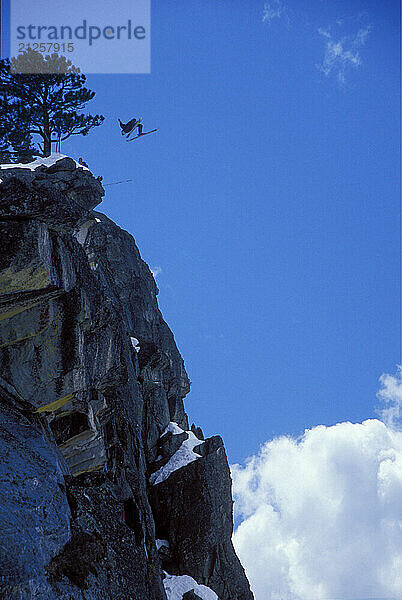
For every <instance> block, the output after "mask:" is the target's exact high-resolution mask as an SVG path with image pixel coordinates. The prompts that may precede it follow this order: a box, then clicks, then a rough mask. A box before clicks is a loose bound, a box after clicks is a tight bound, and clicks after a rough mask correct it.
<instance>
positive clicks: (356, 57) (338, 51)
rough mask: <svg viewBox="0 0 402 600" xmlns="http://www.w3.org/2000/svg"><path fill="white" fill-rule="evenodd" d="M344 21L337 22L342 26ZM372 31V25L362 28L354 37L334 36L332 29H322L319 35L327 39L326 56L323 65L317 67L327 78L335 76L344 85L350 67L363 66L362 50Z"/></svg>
mask: <svg viewBox="0 0 402 600" xmlns="http://www.w3.org/2000/svg"><path fill="white" fill-rule="evenodd" d="M342 24H343V21H342V20H338V21H337V25H339V26H341V25H342ZM370 31H371V25H367V26H365V27H364V28H361V29H359V30H358V31H357V33H354V34H352V35H350V34H349V35H344V36H339V35H334V34H332V33H331V30H330V29H323V28H322V27H320V28H319V29H318V33H319V34H320V35H321V36H322V37H324V38H325V40H326V44H325V55H324V60H323V62H322V63H321V64H319V65H317V67H318V69H319V70H320V71H322V72H323V73H324V74H325V75H326V76H327V77H328V76H329V75H335V76H336V77H337V79H338V81H339V82H340V83H344V81H345V74H346V70H347V69H348V68H349V67H352V68H357V67H359V66H360V65H361V64H362V59H361V56H360V49H361V48H362V46H364V44H365V43H366V40H367V36H368V35H369V33H370Z"/></svg>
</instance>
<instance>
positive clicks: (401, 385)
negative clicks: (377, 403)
mask: <svg viewBox="0 0 402 600" xmlns="http://www.w3.org/2000/svg"><path fill="white" fill-rule="evenodd" d="M380 382H381V384H382V386H383V387H382V389H381V390H380V391H379V392H378V394H377V398H379V399H380V400H382V402H384V404H385V407H384V408H383V409H382V410H380V411H379V413H380V415H381V419H382V420H383V421H384V423H387V425H390V426H391V427H398V426H399V424H400V422H401V416H402V415H401V412H402V411H401V408H402V366H401V365H399V366H398V371H397V373H396V375H395V376H393V375H387V374H384V375H381V377H380Z"/></svg>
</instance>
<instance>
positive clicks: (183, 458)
mask: <svg viewBox="0 0 402 600" xmlns="http://www.w3.org/2000/svg"><path fill="white" fill-rule="evenodd" d="M169 431H170V432H171V433H173V435H178V434H180V433H183V432H184V429H182V428H181V427H179V426H178V425H177V423H174V422H172V421H171V422H170V423H169V425H168V426H167V427H166V429H165V431H164V432H163V433H162V435H161V437H163V436H164V435H166V434H167V433H168V432H169ZM186 433H187V435H188V439H186V440H184V441H183V442H182V444H181V446H180V448H179V449H178V450H176V452H175V453H174V454H173V456H171V457H170V458H169V460H168V462H167V463H166V465H164V466H163V467H161V468H160V469H158V470H157V471H155V473H152V475H151V477H150V479H149V480H150V482H151V483H152V484H153V485H157V484H158V483H161V482H162V481H165V479H167V478H168V477H169V475H171V474H172V473H173V472H174V471H177V469H181V468H182V467H185V466H186V465H188V464H189V463H191V462H193V461H195V460H198V459H199V458H201V457H200V456H199V455H198V454H196V453H195V452H194V448H195V447H196V446H200V445H201V444H203V443H204V442H203V441H202V440H199V439H198V438H197V437H196V436H195V435H194V433H193V432H192V431H187V432H186Z"/></svg>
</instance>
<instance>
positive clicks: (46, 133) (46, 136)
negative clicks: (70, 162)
mask: <svg viewBox="0 0 402 600" xmlns="http://www.w3.org/2000/svg"><path fill="white" fill-rule="evenodd" d="M46 95H47V88H46ZM51 140H52V134H51V132H50V126H49V113H48V112H47V101H46V100H44V102H43V156H50V155H51V153H52V141H51Z"/></svg>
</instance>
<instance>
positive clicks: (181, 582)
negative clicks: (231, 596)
mask: <svg viewBox="0 0 402 600" xmlns="http://www.w3.org/2000/svg"><path fill="white" fill-rule="evenodd" d="M165 575H166V577H165V579H164V580H163V585H164V586H165V592H166V596H167V598H168V600H182V598H183V594H185V593H186V592H190V591H191V590H194V592H195V593H196V594H197V595H198V596H199V597H200V598H202V600H219V598H218V596H217V595H216V594H215V592H214V591H213V590H211V588H209V587H207V586H206V585H201V584H198V583H197V582H196V581H195V579H193V578H192V577H190V576H189V575H168V574H167V573H166V572H165Z"/></svg>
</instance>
